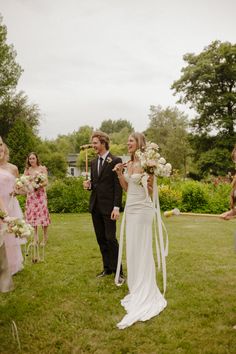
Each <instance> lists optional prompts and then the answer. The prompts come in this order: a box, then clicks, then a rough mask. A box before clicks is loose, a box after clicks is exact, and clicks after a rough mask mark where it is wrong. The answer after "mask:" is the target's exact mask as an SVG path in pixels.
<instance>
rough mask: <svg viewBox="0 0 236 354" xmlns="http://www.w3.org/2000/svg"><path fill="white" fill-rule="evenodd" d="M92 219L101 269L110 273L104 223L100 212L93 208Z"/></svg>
mask: <svg viewBox="0 0 236 354" xmlns="http://www.w3.org/2000/svg"><path fill="white" fill-rule="evenodd" d="M92 220H93V226H94V231H95V234H96V238H97V242H98V245H99V247H100V251H101V254H102V261H103V269H104V271H106V272H108V273H110V272H111V269H110V262H109V250H108V243H107V239H106V236H105V225H104V220H103V217H102V214H101V213H100V212H99V210H97V209H95V210H94V211H93V212H92Z"/></svg>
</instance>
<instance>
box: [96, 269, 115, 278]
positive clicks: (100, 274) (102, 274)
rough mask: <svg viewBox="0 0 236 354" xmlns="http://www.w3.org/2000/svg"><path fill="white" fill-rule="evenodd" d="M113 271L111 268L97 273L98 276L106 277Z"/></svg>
mask: <svg viewBox="0 0 236 354" xmlns="http://www.w3.org/2000/svg"><path fill="white" fill-rule="evenodd" d="M111 273H112V271H111V270H103V271H102V272H101V273H99V274H97V275H96V278H102V277H105V276H106V275H110V274H111Z"/></svg>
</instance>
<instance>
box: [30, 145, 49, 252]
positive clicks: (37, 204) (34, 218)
mask: <svg viewBox="0 0 236 354" xmlns="http://www.w3.org/2000/svg"><path fill="white" fill-rule="evenodd" d="M24 175H26V176H30V177H32V180H34V179H35V178H36V177H37V176H39V177H40V175H43V176H44V177H46V179H45V180H44V181H43V182H42V183H41V184H40V186H36V187H35V188H34V189H33V190H31V191H30V192H28V193H27V199H26V209H25V218H26V221H27V222H28V223H29V224H30V225H32V226H33V227H34V230H35V232H34V240H35V242H36V243H38V241H39V236H38V226H40V225H41V226H42V228H43V241H42V242H41V244H42V245H45V244H46V242H47V240H48V234H47V231H48V225H49V224H50V216H49V212H48V207H47V194H46V189H45V187H46V185H47V175H48V174H47V169H46V167H45V166H42V165H41V164H40V162H39V158H38V156H37V154H36V153H35V152H31V153H30V154H29V155H28V157H27V160H26V169H25V171H24Z"/></svg>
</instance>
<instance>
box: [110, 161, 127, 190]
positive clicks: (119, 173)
mask: <svg viewBox="0 0 236 354" xmlns="http://www.w3.org/2000/svg"><path fill="white" fill-rule="evenodd" d="M123 170H124V167H123V164H122V163H121V162H119V163H117V164H116V165H115V167H114V168H113V171H115V172H116V174H117V178H118V181H119V183H120V185H121V187H122V188H123V189H124V191H125V192H127V189H128V183H127V181H126V180H125V177H124V175H123Z"/></svg>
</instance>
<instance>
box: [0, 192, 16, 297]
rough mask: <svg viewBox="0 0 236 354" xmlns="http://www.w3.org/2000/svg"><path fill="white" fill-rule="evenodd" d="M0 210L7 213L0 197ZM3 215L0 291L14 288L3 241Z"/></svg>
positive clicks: (0, 222) (0, 224)
mask: <svg viewBox="0 0 236 354" xmlns="http://www.w3.org/2000/svg"><path fill="white" fill-rule="evenodd" d="M0 212H1V213H3V214H5V215H7V212H6V208H5V206H4V204H3V201H2V199H1V198H0ZM5 215H0V292H2V293H6V292H8V291H11V290H13V289H14V285H13V281H12V277H11V273H10V269H9V266H8V261H7V255H6V248H5V243H4V233H5V225H4V217H5Z"/></svg>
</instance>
